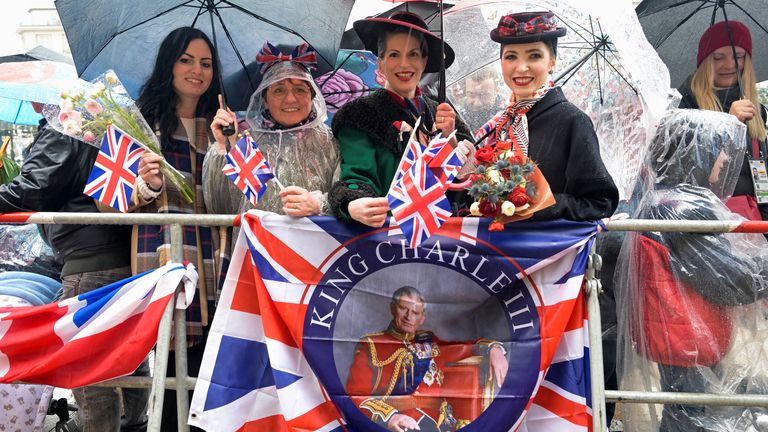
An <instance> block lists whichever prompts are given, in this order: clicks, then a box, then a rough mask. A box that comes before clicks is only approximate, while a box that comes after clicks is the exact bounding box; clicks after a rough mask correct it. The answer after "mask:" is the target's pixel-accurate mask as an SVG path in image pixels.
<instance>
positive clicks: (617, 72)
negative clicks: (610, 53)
mask: <svg viewBox="0 0 768 432" xmlns="http://www.w3.org/2000/svg"><path fill="white" fill-rule="evenodd" d="M598 54H599V55H600V56H601V57H603V58H604V59H605V60H606V63H607V64H608V66H609V67H610V68H611V69H613V71H614V72H616V74H617V75H618V76H619V78H621V80H622V81H624V82H625V83H627V85H628V86H629V88H631V89H632V91H633V92H635V94H637V89H636V88H635V86H633V85H632V83H631V82H629V80H628V79H627V77H625V76H624V74H623V73H621V72H620V71H619V70H618V69H616V66H614V64H613V63H611V61H610V60H608V58H607V57H606V56H605V55H603V54H602V53H599V52H598Z"/></svg>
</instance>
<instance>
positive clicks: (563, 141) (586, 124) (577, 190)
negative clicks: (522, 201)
mask: <svg viewBox="0 0 768 432" xmlns="http://www.w3.org/2000/svg"><path fill="white" fill-rule="evenodd" d="M527 117H528V131H529V132H528V133H529V148H528V156H529V157H530V158H531V159H532V160H533V161H534V162H536V164H538V166H539V169H540V170H541V173H542V174H543V175H544V178H546V179H547V182H549V187H550V188H551V189H552V193H553V194H554V195H555V200H556V201H557V202H556V203H555V205H553V206H552V207H549V208H546V209H543V210H540V211H538V212H537V213H536V215H535V216H534V217H533V218H532V219H531V220H548V219H557V218H564V219H570V220H575V221H583V220H596V219H601V218H604V217H608V216H611V215H612V214H613V212H614V211H615V210H616V206H617V205H618V202H619V191H618V189H617V188H616V185H615V184H614V183H613V178H611V175H610V174H609V173H608V170H607V169H606V168H605V165H604V164H603V160H602V159H601V157H600V145H599V143H598V141H597V135H595V129H594V127H593V126H592V120H590V118H589V116H587V115H586V114H585V113H584V112H583V111H581V110H580V109H578V108H577V107H576V106H575V105H573V104H572V103H570V102H568V100H567V99H566V98H565V95H563V92H562V90H561V89H560V88H553V89H552V90H550V91H549V92H548V93H547V94H546V96H544V97H543V98H542V99H541V100H540V101H538V102H537V103H536V105H534V106H533V108H531V110H530V111H528V113H527Z"/></svg>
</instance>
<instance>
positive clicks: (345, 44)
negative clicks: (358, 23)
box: [341, 1, 453, 50]
mask: <svg viewBox="0 0 768 432" xmlns="http://www.w3.org/2000/svg"><path fill="white" fill-rule="evenodd" d="M358 3H362V2H358ZM382 3H396V2H391V1H386V2H385V1H382ZM450 3H453V2H447V3H445V4H444V5H443V8H444V10H446V11H447V10H448V9H450V8H451V7H452V6H453V5H452V4H450ZM398 11H408V12H412V13H415V14H416V15H418V16H420V17H422V18H423V19H424V22H426V23H427V27H428V28H429V31H431V32H432V33H435V34H438V35H439V34H440V33H441V29H440V16H439V13H440V4H439V3H437V2H435V1H406V2H402V3H396V5H395V6H394V7H392V8H391V9H388V10H386V11H384V12H381V13H378V14H375V15H372V16H371V18H387V17H389V16H390V15H392V14H393V13H395V12H398ZM341 48H344V49H351V50H364V49H365V47H364V46H363V41H361V40H360V38H359V37H358V36H357V33H355V30H354V29H353V28H352V27H351V23H350V27H349V29H348V30H347V31H345V32H344V35H343V36H342V39H341Z"/></svg>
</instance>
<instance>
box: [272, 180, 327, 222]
mask: <svg viewBox="0 0 768 432" xmlns="http://www.w3.org/2000/svg"><path fill="white" fill-rule="evenodd" d="M280 199H282V200H283V213H285V214H286V215H288V216H293V217H304V216H315V215H319V214H320V202H319V201H318V200H317V198H315V197H314V196H313V195H312V194H311V193H309V191H308V190H306V189H304V188H300V187H298V186H288V187H286V188H284V189H283V190H282V191H280Z"/></svg>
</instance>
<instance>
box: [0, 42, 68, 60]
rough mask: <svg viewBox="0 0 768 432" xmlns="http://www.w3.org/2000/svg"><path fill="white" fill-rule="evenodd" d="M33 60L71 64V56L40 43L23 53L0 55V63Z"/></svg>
mask: <svg viewBox="0 0 768 432" xmlns="http://www.w3.org/2000/svg"><path fill="white" fill-rule="evenodd" d="M35 60H47V61H54V62H59V63H67V64H73V63H72V58H71V57H69V56H67V55H64V54H61V53H58V52H56V51H53V50H50V49H48V48H46V47H44V46H42V45H38V46H36V47H34V48H32V49H31V50H29V51H27V52H25V53H21V54H11V55H7V56H2V57H0V63H8V62H25V61H35Z"/></svg>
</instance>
